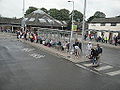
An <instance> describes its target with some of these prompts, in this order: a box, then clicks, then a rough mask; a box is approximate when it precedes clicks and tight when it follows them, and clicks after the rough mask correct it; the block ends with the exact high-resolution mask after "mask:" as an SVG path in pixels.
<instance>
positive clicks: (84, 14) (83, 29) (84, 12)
mask: <svg viewBox="0 0 120 90" xmlns="http://www.w3.org/2000/svg"><path fill="white" fill-rule="evenodd" d="M85 18H86V0H84V9H83V25H82V40H81V42H82V51H84V50H83V48H84V45H83V44H84V43H83V41H84V31H85ZM82 53H83V54H84V52H82Z"/></svg>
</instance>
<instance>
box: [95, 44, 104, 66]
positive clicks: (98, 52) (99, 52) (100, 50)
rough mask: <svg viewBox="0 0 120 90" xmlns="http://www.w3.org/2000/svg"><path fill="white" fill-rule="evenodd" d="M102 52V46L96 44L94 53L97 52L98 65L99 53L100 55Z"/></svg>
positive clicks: (98, 60)
mask: <svg viewBox="0 0 120 90" xmlns="http://www.w3.org/2000/svg"><path fill="white" fill-rule="evenodd" d="M102 52H103V49H102V47H100V45H99V44H97V47H96V53H97V58H96V59H97V65H99V64H100V57H101V55H102Z"/></svg>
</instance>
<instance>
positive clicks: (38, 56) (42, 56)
mask: <svg viewBox="0 0 120 90" xmlns="http://www.w3.org/2000/svg"><path fill="white" fill-rule="evenodd" d="M30 56H32V57H34V58H36V59H38V58H44V57H45V55H41V54H36V53H33V54H30Z"/></svg>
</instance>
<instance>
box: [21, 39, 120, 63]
mask: <svg viewBox="0 0 120 90" xmlns="http://www.w3.org/2000/svg"><path fill="white" fill-rule="evenodd" d="M20 41H22V42H24V43H26V44H29V45H32V46H33V47H36V48H38V49H40V50H43V51H47V52H49V53H51V54H54V55H56V56H60V57H63V58H65V59H66V60H69V61H71V62H73V63H79V62H85V61H89V59H87V58H86V57H85V55H82V53H81V55H80V56H79V57H76V56H75V55H71V54H70V53H68V52H66V51H61V50H57V49H55V48H51V47H47V46H44V45H42V44H38V43H31V42H30V41H26V40H22V39H20ZM88 42H89V41H84V43H88ZM92 44H93V45H96V44H98V43H97V42H92ZM99 44H100V45H101V46H103V47H110V48H120V46H114V45H110V44H105V43H99Z"/></svg>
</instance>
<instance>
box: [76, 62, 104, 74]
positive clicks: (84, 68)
mask: <svg viewBox="0 0 120 90" xmlns="http://www.w3.org/2000/svg"><path fill="white" fill-rule="evenodd" d="M75 65H76V66H78V67H80V68H82V69H85V70H88V71H90V72H93V73H95V74H98V75H102V74H100V73H98V72H96V71H93V70H91V69H89V68H87V67H84V66H82V65H80V64H75Z"/></svg>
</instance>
